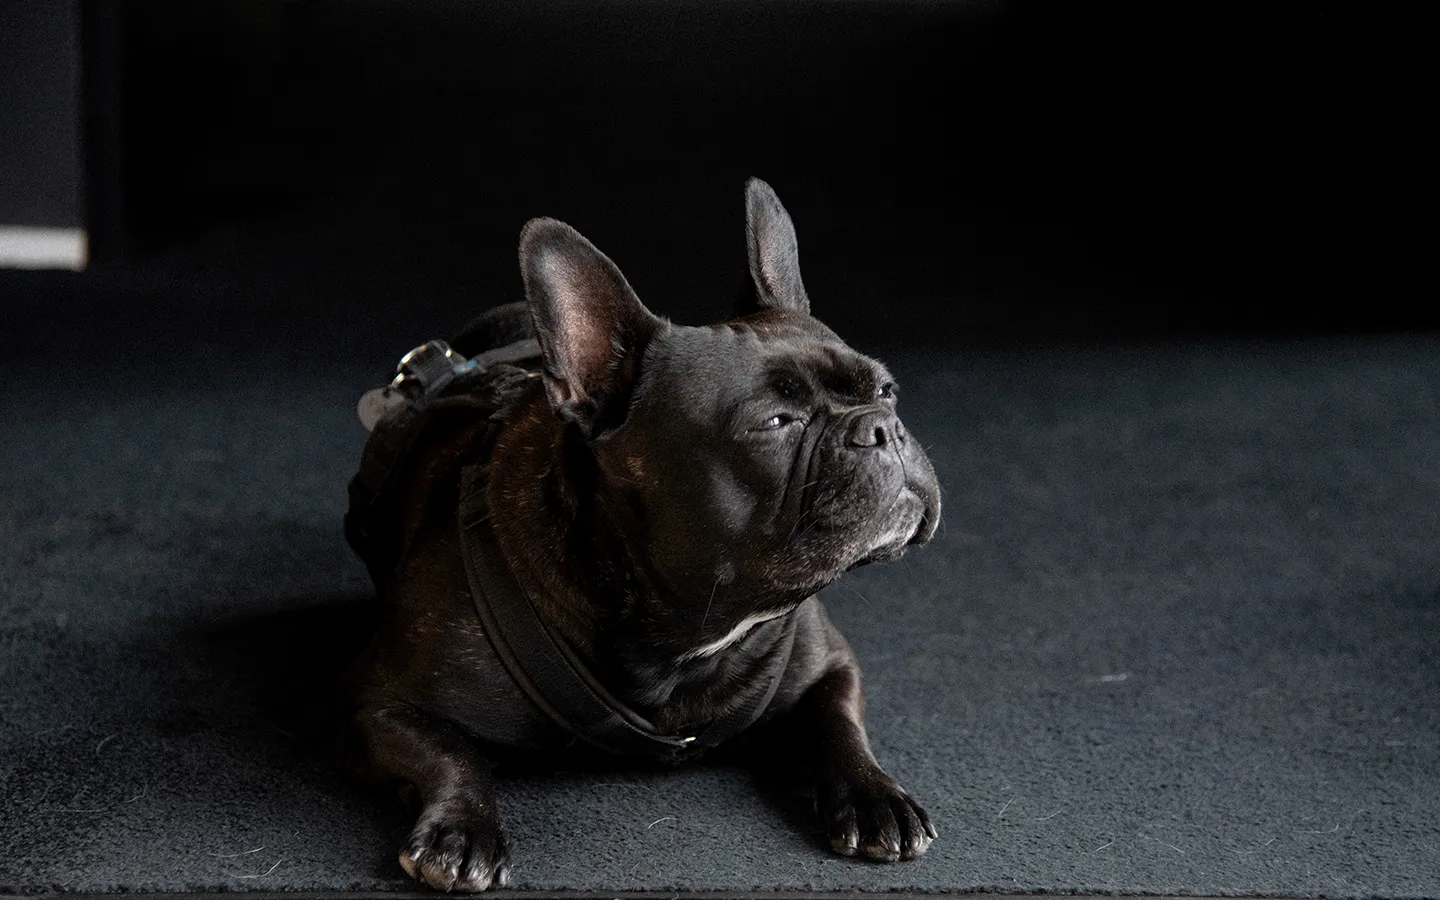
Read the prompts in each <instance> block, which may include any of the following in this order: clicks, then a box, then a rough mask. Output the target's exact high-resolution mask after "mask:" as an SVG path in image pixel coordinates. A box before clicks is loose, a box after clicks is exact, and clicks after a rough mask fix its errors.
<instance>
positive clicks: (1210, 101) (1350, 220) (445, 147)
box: [7, 0, 1440, 353]
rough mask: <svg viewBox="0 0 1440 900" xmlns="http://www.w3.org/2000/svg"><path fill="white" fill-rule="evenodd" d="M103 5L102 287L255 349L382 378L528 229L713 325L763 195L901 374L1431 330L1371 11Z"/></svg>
mask: <svg viewBox="0 0 1440 900" xmlns="http://www.w3.org/2000/svg"><path fill="white" fill-rule="evenodd" d="M80 9H81V11H82V15H81V16H80V19H81V20H82V21H83V25H84V28H83V31H84V46H85V67H84V74H85V82H84V86H85V92H84V98H85V116H86V120H85V125H86V133H87V136H88V140H87V152H88V157H87V158H88V162H89V177H88V187H89V190H88V193H87V195H86V202H87V207H88V218H89V222H90V229H91V239H92V246H93V249H94V255H95V259H96V264H97V265H96V268H95V270H94V271H93V272H92V276H91V280H92V281H93V280H95V279H103V280H105V284H106V285H107V288H106V289H107V290H109V289H110V287H111V286H113V285H114V284H116V283H119V284H121V286H122V290H123V291H124V292H128V294H134V295H135V299H134V302H130V301H129V300H127V302H126V303H125V306H126V308H127V309H130V310H132V311H135V312H136V314H142V313H141V311H139V310H137V307H141V308H145V307H154V308H158V309H161V310H162V311H161V312H160V313H157V325H156V327H161V325H162V324H163V323H164V322H173V321H175V319H176V318H177V317H179V318H182V319H183V318H185V317H186V316H187V315H189V314H190V313H191V312H193V308H194V305H195V303H196V299H195V297H194V296H193V295H194V293H195V291H196V290H198V291H200V292H201V293H208V294H209V295H210V296H209V299H208V300H207V301H206V302H208V303H212V304H214V303H221V302H222V301H221V300H218V299H216V298H217V297H220V296H221V295H223V296H226V297H231V298H232V299H231V300H230V301H224V302H231V303H235V304H239V305H238V306H237V307H235V308H234V309H233V310H232V311H231V312H230V313H229V314H228V315H226V316H222V318H225V319H227V320H228V321H230V322H231V323H234V322H235V321H236V320H238V319H242V318H257V319H269V320H270V321H271V322H272V324H273V323H274V322H276V321H277V316H279V317H280V318H282V319H283V318H286V317H287V316H290V315H291V314H294V315H296V316H299V317H301V318H303V319H304V321H305V323H306V326H305V327H317V328H318V327H320V326H322V325H323V324H324V323H325V322H326V321H327V320H329V321H333V322H335V323H336V326H337V327H341V323H340V322H339V320H340V319H342V318H343V319H345V323H346V324H348V325H350V326H353V331H354V334H353V337H354V340H356V341H360V342H361V343H362V344H363V345H364V348H363V349H364V350H365V352H371V347H372V346H373V347H374V349H375V350H376V351H378V350H379V349H380V344H379V342H378V341H377V342H376V343H375V344H374V345H371V344H370V343H369V342H367V341H365V340H364V337H363V336H364V335H365V334H373V333H375V332H377V331H386V332H389V335H388V336H389V337H391V340H390V342H388V343H386V344H385V345H384V346H385V347H387V348H388V349H389V350H393V349H394V348H393V347H392V346H390V344H391V343H394V342H395V341H394V330H395V329H397V328H398V329H401V330H403V331H404V332H405V337H404V339H401V340H399V343H405V341H406V340H409V338H410V337H411V336H418V337H419V338H423V337H425V336H427V335H426V334H422V332H427V331H430V332H433V331H435V330H436V329H439V330H440V331H442V332H443V331H444V330H446V329H448V328H451V327H453V326H454V325H455V324H456V323H457V322H458V321H461V320H463V319H464V318H465V316H466V315H468V313H469V312H471V311H473V310H475V309H478V308H482V307H484V306H488V305H490V304H491V303H494V302H499V301H501V300H507V299H514V298H515V297H516V296H518V291H519V279H518V276H517V274H516V267H515V263H514V254H513V247H514V244H515V238H516V235H517V234H518V232H519V229H520V226H521V225H522V224H523V223H524V221H525V220H526V219H527V218H529V217H531V216H535V215H553V216H556V217H559V218H562V219H565V220H567V221H569V222H571V223H572V224H574V225H575V226H576V227H578V228H579V229H580V230H581V231H582V232H584V233H585V234H587V235H588V236H589V237H590V238H591V239H592V240H594V241H595V242H596V243H597V244H598V245H599V246H600V247H601V248H602V249H603V250H605V251H606V252H608V253H609V254H610V255H611V256H612V257H614V258H615V259H616V260H617V262H619V263H620V265H621V267H622V268H623V269H625V271H626V272H627V274H628V275H629V276H630V278H631V280H632V282H634V283H635V285H636V287H637V289H638V290H639V292H640V294H641V296H642V298H643V299H645V300H646V302H647V303H649V304H650V305H651V306H652V307H653V308H654V309H656V310H657V311H658V312H661V313H665V314H669V315H671V316H672V317H673V318H675V319H677V320H679V321H682V322H699V321H704V320H709V319H713V318H716V317H718V316H720V315H722V314H723V312H724V310H725V308H726V306H727V303H728V300H729V298H730V297H731V296H732V294H733V293H734V289H735V284H736V279H737V278H738V273H739V269H740V266H741V262H742V259H743V245H742V243H741V222H742V219H741V216H742V204H741V196H742V195H741V185H742V182H743V179H744V178H745V177H746V176H748V175H752V174H753V175H759V176H761V177H763V178H765V179H767V180H769V181H770V182H771V183H772V184H773V185H774V186H775V188H776V189H777V190H778V192H779V194H780V196H781V198H782V199H783V200H784V201H785V202H786V204H787V205H788V206H789V208H790V210H791V212H792V214H793V215H794V217H795V219H796V221H797V225H798V229H799V234H800V240H801V250H802V257H803V259H804V261H805V265H806V276H807V281H808V283H809V285H810V289H811V294H812V295H813V296H814V298H815V299H816V302H817V311H818V312H819V313H820V314H821V315H822V316H824V317H826V318H829V319H830V320H832V324H835V325H836V326H837V327H838V328H839V329H840V330H841V332H842V334H848V335H850V336H852V337H854V336H856V335H857V334H858V335H863V336H864V337H866V338H869V339H873V340H874V341H876V342H878V343H886V342H887V341H889V340H892V339H893V340H894V341H896V342H905V343H913V342H916V341H921V342H937V341H938V342H940V343H943V344H951V343H953V342H955V341H962V340H967V339H977V338H978V339H985V338H1007V337H1033V336H1036V335H1051V334H1060V335H1068V336H1076V335H1084V336H1096V335H1099V336H1113V335H1128V334H1137V333H1139V334H1156V333H1162V334H1175V333H1181V334H1193V333H1202V332H1226V333H1233V332H1242V333H1251V332H1259V333H1265V334H1277V333H1278V334H1289V333H1296V332H1313V331H1369V330H1396V329H1402V330H1403V329H1423V328H1431V327H1434V325H1435V324H1436V323H1437V321H1440V317H1437V316H1436V315H1435V314H1434V312H1433V310H1432V309H1429V308H1426V306H1425V305H1422V304H1417V302H1416V300H1415V297H1414V293H1413V290H1410V289H1409V288H1410V285H1409V283H1408V281H1407V279H1406V278H1405V277H1403V276H1402V274H1401V273H1402V272H1403V271H1404V270H1405V269H1406V268H1407V266H1408V263H1409V260H1410V258H1411V257H1412V256H1414V255H1416V254H1418V252H1419V250H1420V245H1419V239H1418V238H1416V237H1414V236H1413V233H1412V231H1411V226H1409V225H1408V222H1409V221H1410V218H1411V217H1412V216H1413V215H1416V214H1417V213H1418V214H1423V213H1424V205H1425V204H1424V203H1422V202H1421V201H1420V200H1419V199H1418V197H1417V198H1416V199H1414V200H1411V199H1409V198H1411V197H1415V196H1416V194H1417V191H1418V189H1419V188H1418V185H1417V184H1416V183H1415V181H1414V180H1413V178H1412V176H1411V175H1410V174H1409V173H1410V172H1411V169H1410V165H1411V164H1412V163H1413V161H1414V160H1416V159H1418V158H1419V157H1420V155H1421V151H1420V150H1419V149H1417V143H1418V136H1419V134H1420V133H1421V131H1422V130H1423V129H1422V125H1423V122H1424V119H1425V116H1423V115H1419V114H1418V108H1417V107H1413V106H1409V107H1407V105H1406V102H1405V101H1404V100H1403V94H1404V92H1405V91H1407V90H1408V89H1409V87H1408V86H1409V85H1412V84H1413V83H1415V80H1416V78H1417V77H1418V74H1419V73H1418V70H1419V67H1420V64H1419V62H1418V57H1417V56H1413V55H1410V54H1408V53H1407V52H1405V50H1404V47H1405V46H1407V44H1408V39H1407V34H1409V33H1411V28H1410V27H1409V26H1407V25H1406V24H1405V23H1403V22H1398V21H1389V22H1386V21H1381V20H1380V19H1379V18H1378V17H1377V16H1375V15H1369V16H1367V15H1366V14H1363V13H1361V12H1358V11H1356V10H1353V9H1340V8H1336V7H1332V6H1328V5H1325V4H1320V5H1306V6H1305V7H1304V8H1298V7H1297V8H1294V9H1291V8H1288V7H1281V6H1278V5H1266V4H1252V5H1249V6H1246V7H1244V8H1235V9H1230V8H1219V7H1204V6H1195V5H1180V4H1125V3H1113V2H1112V3H1095V4H1076V3H1069V4H1039V3H1026V2H1014V3H1005V2H999V0H996V2H981V0H974V2H923V3H922V2H866V0H856V2H829V0H815V2H794V0H787V2H781V0H771V2H763V3H760V2H751V0H732V2H699V0H678V2H658V0H655V2H643V0H628V2H607V3H600V2H586V3H581V2H559V0H551V2H540V3H531V2H518V0H502V2H487V3H476V2H463V0H440V2H428V3H402V2H398V0H388V2H378V0H347V2H340V0H213V2H207V3H204V4H191V3H180V2H170V0H147V2H101V0H95V2H90V3H86V4H82V5H81V7H80ZM54 90H55V91H62V92H63V90H64V85H58V86H57V87H56V88H55V89H54ZM12 96H13V95H12ZM14 102H16V101H13V100H12V101H9V102H8V103H7V105H8V106H13V104H14ZM12 118H13V116H12ZM176 277H183V278H186V279H189V280H188V281H187V284H189V285H190V287H191V289H189V290H188V292H187V291H186V290H182V291H173V290H169V289H167V288H166V287H164V285H169V284H173V279H174V278H176ZM167 297H168V299H167ZM247 297H248V300H247V299H246V298H247ZM147 298H148V299H147ZM247 303H248V304H249V306H248V307H247ZM100 305H102V306H103V305H106V304H100ZM1429 306H1430V307H1433V306H1434V304H1429ZM247 312H249V313H255V314H256V315H255V316H248V315H247ZM877 312H880V313H881V314H880V315H876V313H877ZM212 313H213V310H211V311H209V312H207V313H206V314H205V315H203V316H201V319H203V321H204V322H211V321H214V319H215V316H214V315H213V314H212ZM307 316H308V318H306V317H307ZM102 318H103V316H102ZM287 321H288V319H287ZM295 321H297V322H298V321H300V319H298V318H297V319H296V320H295ZM254 337H255V339H256V340H263V339H264V335H263V331H262V330H256V331H255V333H254ZM861 342H862V343H864V341H863V340H862V341H861ZM356 349H357V350H358V349H361V348H360V347H357V348H356ZM387 353H388V350H387Z"/></svg>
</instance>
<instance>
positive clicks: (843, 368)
mask: <svg viewBox="0 0 1440 900" xmlns="http://www.w3.org/2000/svg"><path fill="white" fill-rule="evenodd" d="M645 368H646V369H647V370H648V371H647V372H646V374H645V377H643V378H642V383H641V392H642V395H643V394H650V393H652V392H661V391H663V392H665V393H667V394H668V396H667V397H665V398H663V400H662V403H661V405H667V406H668V405H670V403H666V402H663V401H666V400H668V401H672V402H673V401H677V400H678V401H680V402H681V403H683V404H684V405H685V407H686V408H687V409H688V410H690V411H693V412H695V413H698V414H701V415H708V414H710V413H713V412H714V411H715V409H716V407H717V406H723V405H726V404H728V403H733V402H735V401H737V400H745V399H751V398H753V397H754V396H756V395H757V394H760V393H777V392H778V393H781V394H786V395H788V396H790V398H791V399H797V400H803V399H807V398H809V397H810V396H812V395H814V394H816V393H817V392H823V393H824V394H825V395H826V396H828V397H831V398H833V399H835V400H839V401H853V402H866V401H868V400H870V399H871V398H873V397H874V395H875V392H876V391H877V390H878V389H879V388H880V387H881V386H882V385H885V384H887V383H889V382H890V380H891V376H890V373H889V372H888V371H887V370H886V369H885V367H884V366H883V365H881V364H880V363H879V362H877V361H876V360H873V359H870V358H869V357H867V356H864V355H863V354H861V353H858V352H856V351H855V350H853V349H852V348H851V347H849V346H848V345H847V344H846V343H845V342H844V341H842V340H841V339H840V338H839V337H837V336H836V335H835V333H834V332H833V331H831V330H830V329H829V328H827V327H825V326H824V325H823V324H821V323H820V322H818V321H817V320H815V319H812V318H810V317H809V316H803V317H802V316H785V317H758V318H756V317H752V318H747V319H739V320H735V321H732V322H727V323H724V324H721V325H712V326H708V327H702V328H688V327H676V328H672V329H670V330H669V332H668V333H667V334H666V335H665V337H664V339H663V340H660V341H657V342H656V344H655V345H654V346H652V348H651V350H650V352H649V353H647V355H646V365H645ZM637 399H640V400H643V399H644V398H643V397H637ZM655 399H662V398H655Z"/></svg>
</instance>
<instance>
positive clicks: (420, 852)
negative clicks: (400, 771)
mask: <svg viewBox="0 0 1440 900" xmlns="http://www.w3.org/2000/svg"><path fill="white" fill-rule="evenodd" d="M400 866H401V868H403V869H404V870H405V871H406V872H407V873H408V874H409V875H410V877H412V878H414V879H416V880H417V881H423V882H424V883H425V884H427V885H429V886H430V887H432V888H435V889H436V890H440V891H466V892H475V891H483V890H486V889H487V888H491V887H504V886H505V883H506V882H507V881H509V880H510V851H509V848H508V847H507V846H506V843H505V835H504V834H503V833H502V832H501V830H500V826H499V823H497V822H495V821H494V818H493V817H488V816H485V815H482V814H481V813H479V812H477V811H476V810H475V809H473V808H472V807H471V806H470V805H469V804H468V803H464V802H460V801H452V802H446V803H438V804H435V805H434V806H431V807H429V808H427V809H426V810H425V811H424V812H423V813H421V815H420V821H419V822H417V823H416V825H415V828H414V830H413V831H411V832H410V837H409V839H408V840H407V841H406V842H405V846H404V847H403V848H401V850H400Z"/></svg>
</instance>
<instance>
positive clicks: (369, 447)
mask: <svg viewBox="0 0 1440 900" xmlns="http://www.w3.org/2000/svg"><path fill="white" fill-rule="evenodd" d="M538 357H539V348H538V346H537V345H536V342H535V341H534V340H531V339H527V340H522V341H517V342H515V343H513V344H508V345H506V346H504V347H499V348H496V349H494V350H489V351H486V352H485V353H482V354H481V355H479V356H477V357H475V358H474V359H468V360H467V359H465V358H464V357H461V356H459V355H458V354H456V353H455V352H454V351H452V350H451V349H450V347H449V346H448V345H446V344H445V343H444V342H443V341H430V342H429V343H427V344H425V345H423V346H421V347H417V348H416V349H415V350H412V351H410V352H409V353H407V354H406V355H405V357H404V358H403V359H401V361H400V365H399V371H398V374H397V375H396V377H395V380H394V381H392V382H391V383H390V384H389V385H388V386H386V387H384V388H378V389H376V390H373V391H370V392H368V393H367V394H366V395H365V396H364V397H362V398H361V401H360V407H359V410H358V412H359V415H360V420H361V422H362V424H364V425H365V427H366V428H367V429H369V430H370V432H371V434H370V439H369V440H368V441H367V442H366V445H365V451H364V453H363V455H362V456H361V460H360V469H359V471H358V472H357V473H356V475H355V477H354V478H352V479H351V481H350V508H349V511H348V512H347V513H346V515H345V535H346V538H347V540H348V541H349V543H350V546H351V548H352V549H354V550H355V552H356V554H357V555H359V556H360V558H361V559H362V560H363V561H364V562H365V564H366V566H367V567H368V568H369V569H370V574H371V577H372V578H373V579H374V580H375V582H376V584H377V586H378V585H379V584H380V583H381V582H382V580H383V579H384V577H385V576H386V575H388V573H389V572H390V571H391V570H392V569H393V567H394V566H395V564H396V563H398V561H399V553H400V547H399V540H398V538H397V537H396V536H395V534H394V532H393V531H392V529H393V528H394V526H395V523H394V521H393V519H394V518H395V517H396V515H397V512H396V510H395V509H394V508H393V506H392V504H393V501H394V499H395V498H394V497H392V496H391V492H390V490H389V489H390V488H391V487H392V477H393V476H394V474H395V473H396V472H397V471H398V470H400V469H401V468H402V467H403V466H404V465H405V464H406V463H408V462H410V461H411V457H412V454H413V453H414V452H415V451H416V450H418V449H419V445H420V444H421V443H423V442H422V441H421V440H419V438H420V435H421V432H422V430H423V425H424V424H425V418H426V416H427V414H429V413H432V412H436V411H438V410H439V409H442V408H449V409H455V408H462V409H464V410H465V411H467V412H468V413H471V414H474V415H483V416H486V417H488V419H489V420H490V421H491V422H492V426H491V437H493V435H494V432H495V431H496V430H497V429H496V426H495V424H494V423H498V422H499V421H503V414H504V413H505V412H506V410H507V407H508V406H509V405H510V404H511V403H512V402H514V400H515V399H516V398H518V397H519V395H520V394H521V392H522V391H523V390H524V389H525V387H526V385H527V384H528V383H529V381H530V379H532V378H534V377H537V375H538V373H537V372H534V371H532V370H530V369H527V368H523V367H521V366H519V365H516V364H517V363H525V362H530V361H533V360H535V359H537V358H538ZM487 476H488V464H487V463H479V464H476V465H472V466H468V467H466V468H465V469H464V470H463V471H462V474H461V488H460V509H459V514H460V535H461V554H462V556H463V557H464V561H465V573H466V577H467V579H468V581H469V585H470V592H471V594H472V595H473V597H474V601H475V609H476V611H477V612H478V613H479V615H480V620H481V622H482V623H483V624H484V626H485V634H486V636H487V637H488V638H489V640H490V643H491V645H492V646H493V647H494V649H495V653H496V655H497V656H498V657H499V659H500V661H501V662H502V663H503V664H504V666H505V668H506V670H507V671H508V672H509V674H510V676H511V678H512V679H514V681H515V683H516V684H517V685H518V686H519V687H520V688H521V690H523V691H524V692H525V694H526V695H527V696H529V698H530V700H531V701H532V702H533V703H534V704H535V705H536V706H537V707H539V709H540V710H541V711H542V712H544V713H545V715H546V716H548V717H549V718H550V719H552V720H553V721H554V722H555V723H556V724H558V725H559V726H560V727H562V728H563V729H565V730H566V731H567V732H569V733H570V734H572V735H573V736H574V737H576V738H577V739H579V740H581V741H584V742H585V743H587V744H590V745H592V746H594V747H597V748H599V749H601V750H604V751H606V752H609V753H612V754H615V755H619V756H639V757H646V758H651V759H661V760H667V761H681V760H684V759H687V758H690V757H693V756H698V755H699V754H700V753H701V752H703V751H705V750H707V749H709V748H712V747H715V746H717V745H718V744H720V743H721V742H723V741H725V740H727V739H729V738H731V737H733V736H735V735H736V734H739V733H740V732H741V731H743V730H745V729H746V728H748V727H749V726H750V725H752V724H753V723H754V722H755V720H757V719H758V718H760V716H761V715H762V714H763V713H764V712H765V710H766V708H767V707H768V706H769V705H770V702H771V700H772V699H774V697H775V692H776V690H777V689H778V688H779V686H780V681H781V678H782V676H783V675H784V672H785V668H786V666H787V665H788V663H789V660H790V653H791V649H792V648H793V646H794V642H795V623H794V618H795V617H794V615H793V614H789V615H785V616H782V617H780V618H777V619H774V620H771V621H769V622H765V623H762V624H760V625H758V626H756V628H755V630H754V631H753V632H752V634H754V635H756V636H757V637H768V638H770V639H771V640H773V644H772V645H771V646H772V648H773V649H771V650H770V652H769V655H768V658H767V659H766V660H765V661H764V662H763V663H762V671H761V672H760V673H759V674H758V676H757V677H755V678H753V679H751V680H750V684H749V686H748V688H747V689H746V690H745V691H744V693H743V695H742V696H741V697H740V698H739V699H738V702H736V703H734V704H732V705H731V707H730V709H729V711H728V712H727V713H726V714H724V715H722V716H720V717H719V718H717V719H715V720H714V721H712V722H710V723H709V724H706V725H704V727H703V728H697V729H695V730H694V731H693V732H687V733H684V734H674V735H671V734H663V733H661V732H659V731H657V730H656V729H655V727H654V726H653V725H652V724H650V722H648V721H647V720H646V719H645V718H644V717H642V716H641V715H640V714H639V713H637V712H635V711H634V710H632V709H630V708H629V707H627V706H626V705H625V704H624V703H622V702H620V701H619V700H617V699H616V698H615V697H614V696H613V695H611V694H610V692H609V691H607V690H606V689H605V687H604V685H603V684H601V683H600V681H599V680H597V679H596V678H595V676H594V674H593V673H591V672H590V671H589V669H588V668H586V666H585V665H584V663H583V662H581V660H580V659H579V658H578V657H577V656H576V654H575V652H574V650H573V649H572V648H571V647H570V646H569V644H568V643H566V641H565V640H564V639H563V638H561V637H560V636H559V635H558V634H556V633H555V632H554V631H553V630H552V629H551V628H550V627H549V626H548V625H546V623H545V622H544V620H543V619H541V618H540V616H539V614H538V613H536V611H535V607H534V605H533V604H532V603H531V602H530V599H529V598H528V597H526V596H525V593H524V591H523V590H522V589H521V587H520V585H519V584H518V583H517V582H516V580H515V578H514V576H513V575H512V574H511V572H510V569H509V567H508V566H507V565H506V563H505V560H504V557H503V556H502V555H501V551H500V547H499V545H498V543H497V540H496V537H495V533H494V530H493V528H492V527H491V524H490V521H489V510H488V508H487V506H486V503H485V483H486V479H487ZM482 737H483V735H482Z"/></svg>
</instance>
